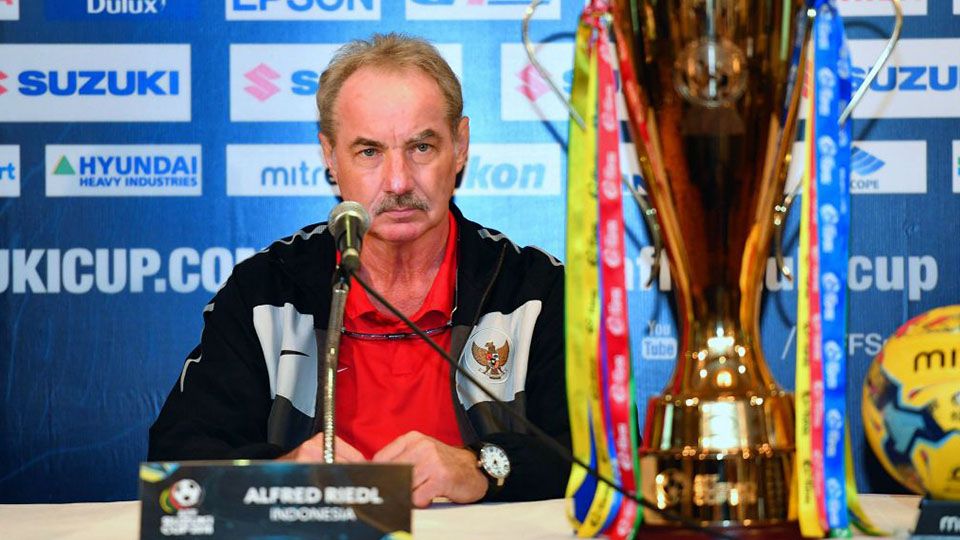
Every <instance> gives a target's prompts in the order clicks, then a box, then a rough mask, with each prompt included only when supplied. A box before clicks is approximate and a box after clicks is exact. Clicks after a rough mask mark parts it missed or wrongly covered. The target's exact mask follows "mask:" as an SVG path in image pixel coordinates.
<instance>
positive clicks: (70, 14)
mask: <svg viewBox="0 0 960 540" xmlns="http://www.w3.org/2000/svg"><path fill="white" fill-rule="evenodd" d="M0 1H2V0H0ZM199 4H200V2H196V1H195V0H46V2H45V3H44V11H45V14H46V17H47V19H51V20H78V19H193V18H196V17H197V15H198V14H199V11H198V9H199V8H198V6H199Z"/></svg>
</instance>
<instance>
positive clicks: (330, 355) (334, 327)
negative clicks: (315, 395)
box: [323, 267, 350, 463]
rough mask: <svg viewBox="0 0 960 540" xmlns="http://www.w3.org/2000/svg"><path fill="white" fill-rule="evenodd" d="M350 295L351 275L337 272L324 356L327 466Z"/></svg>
mask: <svg viewBox="0 0 960 540" xmlns="http://www.w3.org/2000/svg"><path fill="white" fill-rule="evenodd" d="M349 292H350V273H349V272H348V271H347V270H346V269H344V268H342V267H338V268H337V273H336V277H335V280H334V283H333V294H332V296H331V298H330V317H329V320H328V321H327V339H326V343H325V344H324V348H323V351H324V355H323V462H324V463H333V458H334V444H333V443H334V440H335V439H336V434H335V428H334V425H335V422H336V411H335V410H334V409H335V408H336V399H335V397H336V396H335V394H334V391H335V387H336V381H337V361H338V359H339V358H340V333H341V332H342V331H343V310H344V308H345V307H346V305H347V293H349Z"/></svg>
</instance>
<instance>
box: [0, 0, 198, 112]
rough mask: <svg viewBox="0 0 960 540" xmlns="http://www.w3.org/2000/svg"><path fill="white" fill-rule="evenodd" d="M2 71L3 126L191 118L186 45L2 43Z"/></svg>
mask: <svg viewBox="0 0 960 540" xmlns="http://www.w3.org/2000/svg"><path fill="white" fill-rule="evenodd" d="M0 1H2V0H0ZM0 73H3V76H2V77H0V86H2V88H3V90H2V91H0V121H6V122H138V121H140V122H165V121H166V122H170V121H181V122H188V121H190V85H191V78H190V46H189V45H100V44H98V45H19V44H18V45H0Z"/></svg>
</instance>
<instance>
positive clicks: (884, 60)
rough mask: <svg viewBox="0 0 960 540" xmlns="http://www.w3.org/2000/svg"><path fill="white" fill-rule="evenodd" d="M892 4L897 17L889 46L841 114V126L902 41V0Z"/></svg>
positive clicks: (885, 48) (894, 1)
mask: <svg viewBox="0 0 960 540" xmlns="http://www.w3.org/2000/svg"><path fill="white" fill-rule="evenodd" d="M890 3H892V4H893V12H894V16H895V17H896V19H895V21H894V23H893V31H892V32H891V33H890V39H888V40H887V46H886V47H884V48H883V51H882V52H881V53H880V56H878V57H877V61H876V62H874V63H873V67H871V68H870V71H869V72H867V76H866V77H864V78H863V82H862V83H860V87H859V88H857V91H856V92H855V93H854V94H853V97H852V98H850V103H847V106H846V108H845V109H843V112H842V113H840V125H841V126H842V125H843V124H844V123H845V122H846V121H847V118H849V117H850V114H851V113H853V110H854V109H856V108H857V105H859V104H860V100H862V99H863V96H864V95H865V94H866V93H867V89H868V88H870V85H871V84H872V83H873V80H874V79H876V78H877V75H878V74H879V73H880V69H881V68H883V65H884V64H886V63H887V59H888V58H890V55H891V54H892V53H893V49H894V47H896V46H897V42H898V41H900V31H901V30H902V29H903V8H902V7H901V5H900V0H890Z"/></svg>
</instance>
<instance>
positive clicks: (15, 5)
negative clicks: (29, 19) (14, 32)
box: [0, 0, 20, 21]
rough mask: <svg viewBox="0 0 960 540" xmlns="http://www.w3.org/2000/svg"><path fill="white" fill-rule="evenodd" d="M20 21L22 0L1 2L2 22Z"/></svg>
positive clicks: (2, 0) (0, 18)
mask: <svg viewBox="0 0 960 540" xmlns="http://www.w3.org/2000/svg"><path fill="white" fill-rule="evenodd" d="M19 19H20V0H0V21H16V20H19Z"/></svg>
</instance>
